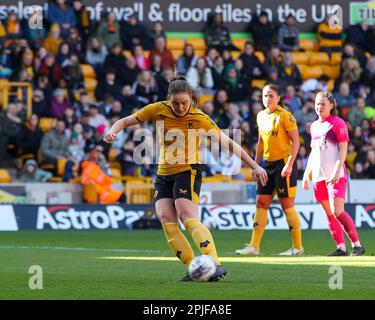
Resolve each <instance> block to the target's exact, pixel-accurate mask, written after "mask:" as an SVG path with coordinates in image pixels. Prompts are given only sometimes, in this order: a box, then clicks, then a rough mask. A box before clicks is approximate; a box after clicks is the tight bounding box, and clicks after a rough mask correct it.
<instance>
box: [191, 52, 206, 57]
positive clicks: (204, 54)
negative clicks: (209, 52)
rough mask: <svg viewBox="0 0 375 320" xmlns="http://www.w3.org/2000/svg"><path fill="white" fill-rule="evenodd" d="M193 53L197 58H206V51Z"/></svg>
mask: <svg viewBox="0 0 375 320" xmlns="http://www.w3.org/2000/svg"><path fill="white" fill-rule="evenodd" d="M194 53H195V56H196V57H197V58H200V57H205V56H206V50H195V52H194Z"/></svg>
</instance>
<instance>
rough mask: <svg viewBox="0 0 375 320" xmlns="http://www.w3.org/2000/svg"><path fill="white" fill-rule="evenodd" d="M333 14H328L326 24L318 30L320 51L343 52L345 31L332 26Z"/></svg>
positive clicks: (320, 25) (322, 24) (337, 26)
mask: <svg viewBox="0 0 375 320" xmlns="http://www.w3.org/2000/svg"><path fill="white" fill-rule="evenodd" d="M333 19H334V16H333V14H328V15H327V16H326V19H325V21H324V22H322V23H320V24H319V26H318V30H317V38H318V46H319V50H320V51H325V52H328V53H331V52H340V51H342V44H343V41H342V36H343V30H342V28H341V27H340V26H339V25H332V21H333Z"/></svg>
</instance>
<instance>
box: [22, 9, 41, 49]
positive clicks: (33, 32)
mask: <svg viewBox="0 0 375 320" xmlns="http://www.w3.org/2000/svg"><path fill="white" fill-rule="evenodd" d="M39 15H40V12H39V11H38V10H34V11H33V12H31V13H30V16H29V18H28V19H23V20H22V22H21V26H22V33H23V35H24V36H25V37H26V39H27V41H28V42H29V43H30V47H31V48H32V49H33V50H35V49H37V48H39V47H40V46H42V44H43V40H44V38H45V37H46V35H47V29H46V25H45V24H42V26H38V28H34V27H32V26H31V25H30V24H29V21H38V20H37V19H39Z"/></svg>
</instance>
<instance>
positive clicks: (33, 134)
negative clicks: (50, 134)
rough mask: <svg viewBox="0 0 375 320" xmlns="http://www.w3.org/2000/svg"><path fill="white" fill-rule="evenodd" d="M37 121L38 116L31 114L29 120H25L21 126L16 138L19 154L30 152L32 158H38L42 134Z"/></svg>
mask: <svg viewBox="0 0 375 320" xmlns="http://www.w3.org/2000/svg"><path fill="white" fill-rule="evenodd" d="M38 123H39V118H38V116H37V115H36V114H33V115H32V116H31V117H30V120H29V121H27V122H26V124H25V125H22V126H21V130H20V133H19V140H18V145H19V147H20V149H21V154H23V155H25V154H32V155H33V156H34V159H37V158H38V150H39V148H40V143H41V141H42V138H43V135H44V133H43V131H42V129H41V128H40V126H39V124H38Z"/></svg>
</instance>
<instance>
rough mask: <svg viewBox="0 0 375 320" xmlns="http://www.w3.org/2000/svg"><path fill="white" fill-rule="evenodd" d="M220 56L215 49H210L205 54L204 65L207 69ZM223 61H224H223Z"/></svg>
mask: <svg viewBox="0 0 375 320" xmlns="http://www.w3.org/2000/svg"><path fill="white" fill-rule="evenodd" d="M218 56H220V54H219V52H218V51H217V50H216V49H215V48H210V49H208V50H207V53H206V57H205V59H206V63H207V65H208V66H209V67H212V66H213V65H214V63H215V59H216V58H217V57H218ZM223 60H224V59H223Z"/></svg>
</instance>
